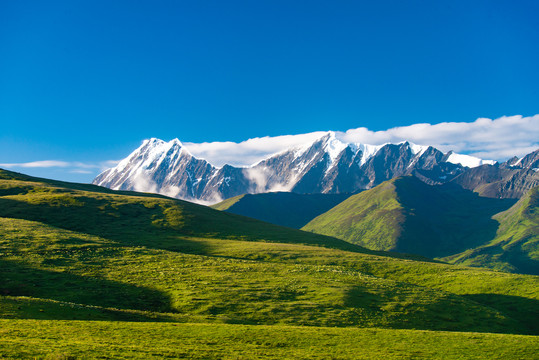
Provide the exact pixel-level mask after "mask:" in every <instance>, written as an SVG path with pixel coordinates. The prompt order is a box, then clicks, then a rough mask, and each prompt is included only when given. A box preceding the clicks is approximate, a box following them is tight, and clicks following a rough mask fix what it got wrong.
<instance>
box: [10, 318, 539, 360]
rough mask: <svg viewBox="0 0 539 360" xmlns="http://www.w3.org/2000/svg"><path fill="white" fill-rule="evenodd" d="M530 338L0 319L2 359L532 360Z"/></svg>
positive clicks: (535, 346)
mask: <svg viewBox="0 0 539 360" xmlns="http://www.w3.org/2000/svg"><path fill="white" fill-rule="evenodd" d="M538 352H539V342H538V341H537V337H534V336H522V335H505V334H482V333H459V332H434V331H419V330H392V329H375V328H368V329H358V328H327V327H305V326H304V327H298V326H295V327H294V326H252V325H229V324H177V323H127V322H111V321H59V320H57V321H49V320H11V321H8V320H0V358H5V359H35V358H37V359H109V358H113V359H161V358H171V359H172V358H186V359H443V360H449V359H500V360H506V359H534V358H535V357H536V356H537V353H538Z"/></svg>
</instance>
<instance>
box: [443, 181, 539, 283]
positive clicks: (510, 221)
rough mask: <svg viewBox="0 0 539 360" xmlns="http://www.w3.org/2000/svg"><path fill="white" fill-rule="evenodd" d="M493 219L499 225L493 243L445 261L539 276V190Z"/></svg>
mask: <svg viewBox="0 0 539 360" xmlns="http://www.w3.org/2000/svg"><path fill="white" fill-rule="evenodd" d="M494 219H495V220H496V221H498V222H499V224H500V225H499V229H498V232H497V234H496V237H495V238H494V239H493V240H492V241H489V242H488V243H486V244H484V245H482V246H479V247H477V248H474V249H470V250H467V251H464V252H463V253H460V254H457V255H454V256H451V257H448V258H446V259H444V260H446V261H449V262H452V263H458V264H463V265H472V266H486V265H487V266H492V267H494V268H495V269H498V270H505V271H513V272H522V273H530V274H536V275H539V187H536V188H534V189H532V190H530V191H529V192H528V193H527V194H526V195H525V196H524V197H522V198H521V199H520V200H519V201H518V202H517V203H516V204H515V205H514V206H512V207H511V208H510V209H508V210H506V211H504V212H501V213H499V214H496V215H495V216H494Z"/></svg>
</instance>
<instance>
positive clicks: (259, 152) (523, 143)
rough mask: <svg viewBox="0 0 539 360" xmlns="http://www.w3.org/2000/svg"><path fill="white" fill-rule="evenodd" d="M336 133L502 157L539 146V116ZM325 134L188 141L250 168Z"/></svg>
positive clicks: (199, 153) (197, 151) (196, 150)
mask: <svg viewBox="0 0 539 360" xmlns="http://www.w3.org/2000/svg"><path fill="white" fill-rule="evenodd" d="M335 133H336V137H337V138H338V139H339V140H341V141H345V142H355V143H363V144H370V145H382V144H385V143H399V142H402V141H411V142H413V143H415V144H418V145H432V146H434V147H435V148H438V149H440V150H442V151H444V152H447V151H450V150H453V151H455V152H457V153H461V154H467V155H472V156H476V157H479V158H482V159H491V160H498V161H500V160H501V161H503V160H506V159H508V158H510V157H512V156H518V157H521V156H524V155H526V154H528V153H530V152H532V151H534V150H536V149H537V148H539V114H538V115H534V116H528V117H523V116H521V115H515V116H503V117H500V118H497V119H494V120H492V119H487V118H479V119H477V120H475V121H473V122H445V123H440V124H434V125H433V124H429V123H421V124H413V125H409V126H401V127H395V128H391V129H388V130H384V131H371V130H369V129H367V128H365V127H360V128H357V129H350V130H347V131H345V132H342V131H336V132H335ZM323 135H324V132H322V131H318V132H312V133H307V134H300V135H283V136H275V137H269V136H266V137H259V138H252V139H249V140H246V141H242V142H240V143H235V142H228V141H227V142H206V143H184V145H185V146H186V147H187V149H189V151H190V152H191V153H192V154H193V155H194V156H196V157H199V158H203V159H206V160H207V161H209V162H210V163H212V164H213V165H216V166H222V165H224V164H230V165H235V166H248V165H251V164H253V163H255V162H257V161H259V160H261V159H264V158H266V157H268V156H269V155H271V154H274V153H277V152H280V151H284V150H286V149H288V148H290V147H293V146H299V145H301V144H304V143H306V142H311V141H314V140H316V139H318V138H320V137H321V136H323Z"/></svg>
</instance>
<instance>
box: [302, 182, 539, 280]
mask: <svg viewBox="0 0 539 360" xmlns="http://www.w3.org/2000/svg"><path fill="white" fill-rule="evenodd" d="M526 199H527V200H526ZM526 199H523V200H522V201H520V202H519V204H516V205H515V207H516V208H512V209H511V210H507V209H508V208H509V207H510V206H511V205H513V204H514V203H515V201H516V200H511V199H493V198H485V197H481V196H479V195H478V194H476V193H474V192H472V191H468V190H464V189H462V188H460V187H458V186H456V185H452V184H446V185H441V186H430V185H427V184H425V183H423V182H421V181H419V180H417V179H416V178H414V177H411V176H409V177H402V178H398V179H394V180H391V181H388V182H386V183H383V184H381V185H379V186H377V187H375V188H373V189H371V190H368V191H365V192H363V193H360V194H357V195H354V196H352V197H350V198H348V199H347V200H345V201H344V202H342V203H341V204H339V205H337V206H336V207H334V208H333V209H331V210H329V211H328V212H326V213H324V214H322V215H320V216H318V217H317V218H315V219H313V220H312V221H311V222H310V223H309V224H307V225H306V226H305V227H303V230H306V231H312V232H315V233H319V234H324V235H328V236H335V237H337V238H340V239H343V240H347V241H349V242H351V243H354V244H358V245H361V246H365V247H367V248H369V249H374V250H388V251H389V250H390V251H399V252H403V253H414V254H420V255H423V256H427V257H431V258H441V259H443V260H444V261H449V262H452V263H462V264H466V265H474V266H486V267H491V268H495V269H503V270H510V271H514V272H521V273H531V274H539V267H538V266H537V263H536V262H534V261H536V260H533V259H531V257H534V256H535V257H536V256H537V255H536V254H537V242H536V240H534V239H533V236H534V235H533V234H537V227H536V225H534V224H536V220H534V218H533V216H529V215H528V216H527V217H522V216H521V215H519V216H521V217H520V218H519V219H521V221H520V220H518V221H517V219H515V217H514V216H513V217H510V216H509V215H507V214H524V213H526V214H530V213H531V214H533V211H524V210H522V209H523V204H529V203H530V202H532V203H533V197H530V196H528V197H527V198H526ZM530 199H532V200H530ZM524 207H525V208H526V209H530V207H529V206H528V205H525V206H524ZM532 207H533V206H532ZM519 209H520V210H519ZM504 210H507V213H501V212H503V211H504ZM498 213H500V214H498ZM497 214H498V215H497ZM504 214H506V215H504ZM515 216H516V215H515ZM514 223H517V225H515V226H512V225H511V224H514ZM499 228H500V230H498V229H499ZM517 228H518V229H517ZM514 232H516V233H518V234H520V235H521V238H523V237H525V240H522V239H520V240H518V241H517V240H516V239H513V241H510V242H509V243H507V240H508V238H509V237H513V233H514ZM495 238H496V240H495V241H494V242H493V243H492V241H493V239H495ZM535 239H536V238H535ZM517 243H518V244H521V243H522V244H521V245H522V246H521V245H518V251H517V245H516V244H517ZM488 244H490V245H488ZM495 244H498V245H499V244H505V245H504V247H503V248H502V247H500V246H497V245H495ZM487 245H488V246H487ZM489 251H490V252H491V256H486V253H487V252H489ZM534 254H535V255H534Z"/></svg>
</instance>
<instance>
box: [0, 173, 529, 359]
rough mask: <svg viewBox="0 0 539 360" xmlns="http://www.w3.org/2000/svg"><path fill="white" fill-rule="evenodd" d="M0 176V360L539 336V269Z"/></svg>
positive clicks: (513, 352)
mask: <svg viewBox="0 0 539 360" xmlns="http://www.w3.org/2000/svg"><path fill="white" fill-rule="evenodd" d="M2 176H3V177H4V178H3V179H0V189H1V190H0V191H1V192H0V273H1V274H2V282H0V318H3V319H4V320H2V326H0V329H1V330H0V332H2V331H3V333H2V336H0V353H1V354H2V355H0V358H1V357H2V356H3V357H6V358H10V357H14V358H17V357H33V356H38V357H39V356H52V357H53V358H54V357H55V356H56V357H57V358H62V356H63V357H64V358H67V357H68V356H76V357H83V358H87V357H92V356H94V357H99V356H107V357H114V358H121V357H135V356H139V355H134V354H139V353H140V357H152V356H153V357H161V356H170V357H179V356H180V355H181V356H187V357H193V358H196V357H200V358H205V357H206V358H207V357H210V358H211V357H212V356H213V357H215V358H223V357H224V358H226V357H228V358H238V357H239V355H238V352H240V351H243V353H241V354H240V355H241V356H244V357H245V358H253V357H254V358H256V357H257V356H258V357H262V356H265V355H267V356H273V357H281V358H282V357H289V358H292V357H303V358H312V357H314V356H315V355H316V354H321V355H319V356H320V357H321V358H324V357H325V358H327V357H328V356H327V355H328V354H330V355H331V354H334V356H335V357H337V358H347V357H348V358H354V354H355V358H357V356H358V355H357V354H358V351H359V352H360V353H361V354H363V352H361V351H360V349H369V350H368V351H370V352H365V354H366V355H365V356H366V357H367V355H369V356H370V355H372V354H378V353H380V351H381V354H383V355H384V356H385V357H390V356H394V357H398V356H401V355H402V354H408V356H416V355H417V356H416V357H417V358H421V357H425V356H427V357H435V356H438V357H439V358H443V357H444V356H445V355H447V356H453V357H454V358H458V356H460V355H459V354H461V353H462V354H465V355H468V356H463V357H464V358H473V356H480V355H478V353H477V351H478V348H479V345H478V343H479V344H483V341H484V342H485V343H484V344H487V345H488V344H490V343H493V344H494V343H496V342H498V344H497V345H493V346H494V347H493V349H496V346H497V347H498V348H500V352H499V354H507V356H508V358H510V357H518V354H519V351H521V352H522V353H521V354H526V352H527V351H531V350H534V349H535V348H533V346H532V345H533V341H532V340H531V339H537V338H536V337H518V336H512V335H511V336H509V335H505V336H506V337H503V336H502V335H488V334H479V335H477V334H475V333H477V332H481V333H485V332H490V333H493V332H497V333H501V334H502V333H503V334H533V335H537V334H539V328H538V327H537V321H536V319H537V318H539V314H538V309H539V277H537V276H527V275H515V274H508V273H502V272H494V271H489V270H485V269H476V268H467V267H462V266H452V265H447V264H442V263H438V262H432V261H430V260H428V259H424V258H423V259H422V258H419V257H414V256H412V257H408V256H404V255H401V254H397V253H393V254H391V253H385V252H375V251H369V250H366V249H364V248H361V247H359V246H355V245H352V244H349V243H347V242H344V241H342V240H337V239H334V238H330V237H326V236H321V235H316V234H311V233H307V232H302V231H298V230H293V229H289V228H283V227H279V226H275V225H271V224H266V223H263V222H260V221H256V220H253V219H248V218H244V217H242V216H238V215H234V214H228V213H224V212H219V211H216V210H213V209H210V208H207V207H203V206H199V205H195V204H191V203H187V202H183V201H179V200H173V199H168V198H164V197H160V196H155V197H153V196H151V195H148V194H141V196H138V194H136V193H114V192H111V191H110V190H103V191H100V188H95V187H89V188H87V187H86V186H85V185H80V184H74V185H72V184H68V183H58V182H49V181H46V180H42V179H33V178H28V177H26V178H22V177H18V176H17V175H16V174H13V173H9V172H4V173H2V172H0V177H2ZM48 320H52V321H48ZM95 320H100V321H104V322H96V321H95ZM298 326H300V327H298ZM329 327H336V328H335V329H333V328H329ZM361 328H365V329H361ZM367 328H377V329H376V330H369V329H367ZM392 329H408V330H407V331H405V330H403V331H400V332H399V331H396V330H392ZM414 329H422V330H436V331H447V330H449V331H465V332H469V334H467V335H466V334H464V335H448V336H449V338H451V337H452V336H454V337H453V339H455V341H456V342H457V343H456V344H453V348H454V349H455V350H454V351H453V352H451V351H450V352H449V353H448V352H447V349H446V350H444V349H443V347H442V346H441V345H440V347H439V348H438V345H437V343H436V342H440V344H443V341H445V340H439V339H441V338H447V336H446V335H445V334H447V333H435V332H420V331H412V330H414ZM374 332H376V333H377V334H379V335H380V336H377V337H373V336H372V335H373V334H374ZM189 334H191V335H189ZM233 334H236V335H235V336H236V337H237V338H236V337H227V336H229V335H230V336H232V335H233ZM246 334H252V335H249V336H252V337H248V336H246ZM285 334H286V336H285ZM424 334H427V335H424ZM455 334H457V333H455ZM186 336H187V337H189V336H192V338H185V337H186ZM496 336H502V337H496ZM478 338H480V339H484V340H481V341H479V342H478V340H477V339H478ZM231 339H235V340H231ZM238 339H240V340H238ZM250 339H256V340H253V341H257V342H259V343H254V345H256V346H254V345H252V344H251V343H249V341H251V340H250ZM263 339H265V340H263ZM354 339H355V340H356V341H357V339H363V340H362V341H363V343H362V342H358V343H357V344H356V345H351V344H352V343H353V341H355V340H354ZM383 339H386V340H384V341H386V345H387V343H391V340H388V339H394V340H395V339H396V340H395V341H396V342H394V343H393V344H394V345H395V346H396V348H395V349H396V350H395V351H394V352H393V350H388V349H387V346H386V348H384V346H383V343H384V341H382V340H383ZM489 339H490V340H489ZM501 339H504V340H503V341H505V344H512V343H513V342H516V343H519V344H521V345H522V346H521V348H517V349H510V347H511V346H506V345H503V346H502V345H501ZM378 340H380V341H378ZM25 341H26V343H25ZM208 341H213V342H215V344H217V345H216V346H213V345H215V344H211V345H212V346H206V345H204V344H205V343H204V342H208ZM264 341H265V342H264ZM420 342H432V343H431V344H430V345H428V343H427V344H425V345H424V346H423V345H422V344H419V343H420ZM416 343H418V345H417V346H418V347H421V348H422V349H423V350H421V351H420V352H418V353H415V352H414V351H415V350H414V346H412V345H414V344H416ZM23 344H26V345H25V346H23ZM55 344H56V345H55ZM163 344H170V347H169V348H170V349H171V350H166V349H165V350H163V347H164V345H163ZM172 344H175V345H172ZM250 344H251V345H250ZM280 344H281V345H280ZM324 344H326V345H324ZM362 344H363V345H362ZM369 344H372V348H369V346H371V345H369ZM397 344H401V345H402V346H400V345H397ZM530 344H531V345H530ZM487 345H485V346H487ZM488 346H490V345H488ZM429 347H430V350H429ZM44 349H47V350H44ZM355 349H357V350H355ZM351 350H354V351H351ZM182 351H185V352H182ZM418 351H419V350H418ZM444 351H445V352H444ZM88 352H90V355H91V356H89V355H88ZM496 353H497V352H495V351H493V354H496ZM414 354H416V355H414ZM317 356H318V355H317ZM402 356H404V355H402ZM367 358H368V357H367ZM445 358H447V357H445Z"/></svg>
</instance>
